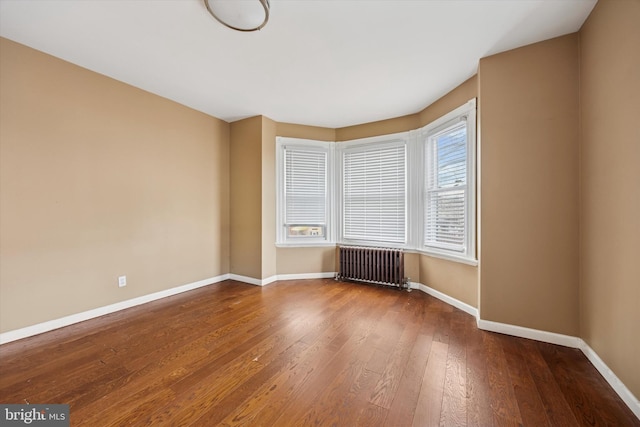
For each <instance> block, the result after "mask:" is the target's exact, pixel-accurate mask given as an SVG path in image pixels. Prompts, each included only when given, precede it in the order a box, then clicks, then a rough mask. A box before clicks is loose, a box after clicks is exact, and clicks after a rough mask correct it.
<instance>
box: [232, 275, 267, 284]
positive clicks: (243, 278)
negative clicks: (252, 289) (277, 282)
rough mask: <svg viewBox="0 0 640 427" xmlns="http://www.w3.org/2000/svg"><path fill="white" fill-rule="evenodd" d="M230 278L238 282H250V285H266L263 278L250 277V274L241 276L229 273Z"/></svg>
mask: <svg viewBox="0 0 640 427" xmlns="http://www.w3.org/2000/svg"><path fill="white" fill-rule="evenodd" d="M229 279H231V280H235V281H237V282H243V283H248V284H250V285H256V286H264V285H265V284H264V283H263V281H262V279H256V278H253V277H249V276H241V275H240V274H229ZM269 283H271V282H269Z"/></svg>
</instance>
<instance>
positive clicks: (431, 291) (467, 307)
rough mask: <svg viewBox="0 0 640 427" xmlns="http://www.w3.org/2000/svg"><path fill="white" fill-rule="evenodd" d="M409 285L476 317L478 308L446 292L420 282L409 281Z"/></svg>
mask: <svg viewBox="0 0 640 427" xmlns="http://www.w3.org/2000/svg"><path fill="white" fill-rule="evenodd" d="M409 286H410V287H411V289H418V290H420V291H422V292H424V293H425V294H428V295H431V296H432V297H434V298H437V299H439V300H440V301H443V302H446V303H447V304H449V305H452V306H454V307H455V308H457V309H460V310H462V311H464V312H465V313H468V314H470V315H472V316H473V317H475V318H476V319H477V318H478V309H477V308H475V307H473V306H471V305H469V304H467V303H465V302H462V301H460V300H457V299H455V298H453V297H450V296H449V295H447V294H443V293H442V292H440V291H437V290H435V289H433V288H430V287H429V286H427V285H423V284H422V283H417V282H410V283H409Z"/></svg>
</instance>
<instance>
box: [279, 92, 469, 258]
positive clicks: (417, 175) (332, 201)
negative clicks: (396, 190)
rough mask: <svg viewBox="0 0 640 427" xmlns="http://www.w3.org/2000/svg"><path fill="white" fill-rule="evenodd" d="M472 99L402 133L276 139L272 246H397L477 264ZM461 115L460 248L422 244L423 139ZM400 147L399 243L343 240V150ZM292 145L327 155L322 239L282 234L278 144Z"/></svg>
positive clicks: (281, 149) (281, 150)
mask: <svg viewBox="0 0 640 427" xmlns="http://www.w3.org/2000/svg"><path fill="white" fill-rule="evenodd" d="M476 114H477V113H476V99H475V98H473V99H471V100H470V101H468V102H466V103H465V104H463V105H462V106H460V107H458V108H456V109H454V110H452V111H451V112H449V113H447V114H445V115H443V116H442V117H440V118H438V119H436V120H434V121H433V122H431V123H429V124H427V125H426V126H423V127H422V128H418V129H415V130H411V131H408V132H400V133H394V134H389V135H381V136H374V137H369V138H361V139H356V140H349V141H341V142H326V141H315V140H309V139H299V138H289V137H281V136H277V137H276V186H277V188H276V211H277V212H276V221H277V222H276V246H277V247H323V246H335V245H336V244H349V245H359V246H384V247H391V248H402V249H404V250H406V251H407V252H413V253H420V254H424V255H428V256H431V257H435V258H442V259H446V260H450V261H454V262H459V263H464V264H468V265H474V266H477V265H478V260H477V214H478V213H477V197H478V177H477V167H478V166H477V151H478V142H477V129H476ZM462 117H466V123H467V159H466V165H467V168H466V180H467V190H466V196H465V202H466V203H465V251H464V252H458V251H455V250H453V251H452V250H447V249H446V248H441V247H433V246H429V245H425V241H424V236H425V227H426V225H425V215H424V213H425V202H426V201H425V181H426V179H425V175H426V171H425V170H426V166H427V164H426V159H425V153H426V144H427V141H428V138H429V137H431V136H433V135H435V134H436V133H438V132H440V131H442V130H443V129H446V128H447V127H448V126H450V125H451V124H452V123H454V122H455V121H459V120H460V119H461V118H462ZM393 143H398V144H399V143H402V144H404V145H405V147H406V148H405V150H406V151H405V155H406V158H405V242H404V243H402V244H400V243H391V242H384V241H380V240H375V241H369V240H361V239H346V238H345V237H344V232H343V221H344V218H343V188H344V183H343V173H344V162H343V161H344V152H345V150H349V149H353V148H356V147H358V148H360V147H361V146H363V147H364V146H366V147H367V148H369V147H371V148H375V147H377V146H381V145H384V144H393ZM285 145H288V146H292V147H297V148H299V149H303V150H304V149H308V150H313V151H318V150H320V151H324V152H326V153H327V176H326V180H327V181H326V185H327V187H326V188H327V195H326V197H327V204H326V206H327V210H326V221H327V224H326V233H325V237H324V238H317V237H313V236H306V237H302V238H301V237H294V238H287V236H286V233H285V226H284V209H285V207H284V194H283V193H284V191H285V188H284V179H285V177H284V174H285V171H284V146H285Z"/></svg>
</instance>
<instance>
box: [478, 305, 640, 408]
mask: <svg viewBox="0 0 640 427" xmlns="http://www.w3.org/2000/svg"><path fill="white" fill-rule="evenodd" d="M477 322H478V328H480V329H482V330H485V331H491V332H498V333H501V334H506V335H511V336H514V337H520V338H528V339H531V340H536V341H541V342H546V343H549V344H557V345H562V346H565V347H571V348H577V349H580V350H581V351H582V353H583V354H584V355H585V356H586V357H587V359H589V361H590V362H591V364H592V365H593V366H594V367H595V368H596V369H597V370H598V372H600V374H602V376H603V377H604V379H605V380H606V381H607V382H608V383H609V385H610V386H611V388H613V389H614V390H615V392H616V393H617V394H618V396H620V398H621V399H622V400H623V401H624V403H626V404H627V406H628V407H629V409H631V411H632V412H633V413H634V414H635V416H636V417H638V419H640V401H638V398H637V397H635V396H634V395H633V393H631V390H629V389H628V388H627V386H625V385H624V383H623V382H622V381H620V379H619V378H618V377H617V376H616V374H614V373H613V371H612V370H611V369H610V368H609V367H608V366H607V364H606V363H604V362H603V361H602V359H600V356H598V354H597V353H596V352H595V351H594V350H593V349H592V348H591V347H589V345H588V344H587V343H586V342H585V341H584V340H583V339H582V338H578V337H574V336H571V335H562V334H556V333H554V332H547V331H540V330H538V329H531V328H524V327H522V326H515V325H509V324H506V323H499V322H492V321H490V320H482V319H479V318H478V320H477Z"/></svg>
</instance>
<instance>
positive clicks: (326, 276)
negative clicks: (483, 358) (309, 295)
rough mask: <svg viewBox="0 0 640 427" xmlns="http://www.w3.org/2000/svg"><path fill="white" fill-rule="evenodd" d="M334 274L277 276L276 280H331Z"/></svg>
mask: <svg viewBox="0 0 640 427" xmlns="http://www.w3.org/2000/svg"><path fill="white" fill-rule="evenodd" d="M336 274H338V273H336V272H335V271H334V272H329V273H300V274H278V280H304V279H333V278H334V277H336Z"/></svg>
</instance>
